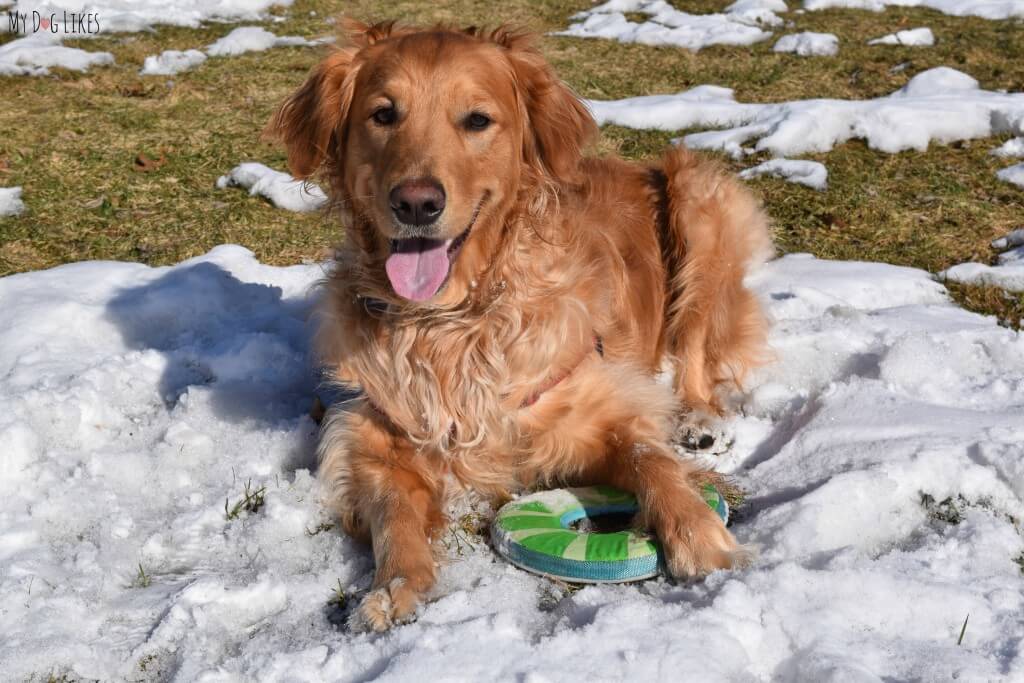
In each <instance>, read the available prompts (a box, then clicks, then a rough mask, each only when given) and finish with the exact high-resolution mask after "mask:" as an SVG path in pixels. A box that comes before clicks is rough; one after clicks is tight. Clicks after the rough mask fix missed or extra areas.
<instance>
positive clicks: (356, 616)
mask: <svg viewBox="0 0 1024 683" xmlns="http://www.w3.org/2000/svg"><path fill="white" fill-rule="evenodd" d="M419 604H420V600H419V596H418V595H417V594H416V592H415V591H413V590H411V589H410V588H408V587H407V586H406V585H405V579H402V578H397V579H392V581H391V582H390V583H389V584H388V585H387V586H384V587H382V588H377V589H375V590H373V591H370V593H369V594H368V595H367V596H366V597H365V598H363V602H362V603H361V604H360V605H359V609H357V610H356V611H355V612H353V613H352V617H351V619H350V621H349V626H350V628H351V629H352V630H354V631H376V632H378V633H381V632H383V631H387V630H388V629H390V628H392V627H393V626H397V625H399V624H407V623H409V622H410V621H412V620H414V619H415V618H416V609H417V608H418V607H419Z"/></svg>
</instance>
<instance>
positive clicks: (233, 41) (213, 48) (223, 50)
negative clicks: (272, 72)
mask: <svg viewBox="0 0 1024 683" xmlns="http://www.w3.org/2000/svg"><path fill="white" fill-rule="evenodd" d="M317 44H318V43H317V42H314V41H310V40H306V39H305V38H303V37H301V36H276V35H274V34H273V33H271V32H270V31H268V30H266V29H263V28H260V27H259V26H241V27H239V28H236V29H235V30H234V31H232V32H231V33H229V34H227V35H226V36H224V37H223V38H220V39H218V40H217V41H216V42H214V43H212V44H211V45H209V46H208V47H207V48H206V54H208V55H210V56H211V57H227V56H233V55H241V54H245V53H246V52H262V51H263V50H269V49H270V48H272V47H286V46H293V45H301V46H307V45H317Z"/></svg>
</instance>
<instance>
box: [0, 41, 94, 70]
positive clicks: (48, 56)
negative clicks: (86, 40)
mask: <svg viewBox="0 0 1024 683" xmlns="http://www.w3.org/2000/svg"><path fill="white" fill-rule="evenodd" d="M113 63H114V55H112V54H110V53H109V52H89V51H88V50H82V49H79V48H77V47H64V46H63V45H61V44H60V38H59V37H57V36H53V35H51V34H49V33H42V32H40V33H36V34H33V35H30V36H26V37H24V38H16V39H14V40H12V41H10V42H9V43H4V44H3V45H0V75H5V76H45V75H47V74H48V73H50V69H51V68H52V67H62V68H65V69H71V70H72V71H85V70H87V69H89V68H90V67H93V66H99V65H103V64H113Z"/></svg>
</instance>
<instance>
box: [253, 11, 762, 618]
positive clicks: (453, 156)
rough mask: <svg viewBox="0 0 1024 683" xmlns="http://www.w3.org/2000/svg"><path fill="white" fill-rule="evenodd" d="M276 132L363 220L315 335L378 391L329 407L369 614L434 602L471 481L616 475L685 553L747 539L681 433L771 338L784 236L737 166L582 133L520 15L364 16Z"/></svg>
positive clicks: (342, 508) (350, 236)
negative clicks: (769, 297) (733, 530)
mask: <svg viewBox="0 0 1024 683" xmlns="http://www.w3.org/2000/svg"><path fill="white" fill-rule="evenodd" d="M268 132H269V133H270V134H271V135H273V136H275V137H276V138H277V139H279V140H281V141H282V142H283V143H284V145H285V146H286V148H287V152H288V163H289V166H290V168H291V170H292V172H293V173H294V175H296V176H297V177H299V178H308V177H311V176H314V175H316V176H319V177H322V178H323V179H325V181H326V182H327V183H328V184H329V194H330V195H331V198H332V200H333V206H334V207H336V208H337V209H338V212H339V213H340V215H341V218H342V220H343V222H344V224H345V228H346V232H345V239H344V242H343V243H342V245H341V247H340V249H339V252H338V255H337V258H336V263H335V265H334V269H333V271H332V273H331V275H330V276H329V278H328V280H327V282H326V284H325V287H326V290H325V297H324V308H323V311H322V313H323V321H322V325H321V329H320V331H319V335H318V340H317V342H318V350H319V353H320V354H321V359H322V361H323V362H324V364H325V365H326V367H328V368H329V370H330V371H331V373H333V376H334V379H336V380H337V381H338V382H344V383H348V384H353V385H356V386H358V387H359V388H361V389H362V391H363V398H362V399H361V400H359V401H357V402H356V404H355V405H354V406H353V405H347V406H344V407H339V406H336V407H334V408H332V409H331V410H330V411H329V412H328V414H327V416H326V418H325V420H324V423H323V432H322V435H321V442H320V447H319V455H320V463H321V465H320V468H321V477H322V479H323V480H324V481H325V482H326V484H327V485H328V489H329V492H330V494H329V495H330V497H331V501H332V505H333V507H334V509H335V510H336V512H337V513H338V515H339V517H340V519H341V521H342V524H343V527H344V529H345V530H346V531H347V532H348V533H350V534H352V535H355V536H357V537H361V538H366V539H368V540H370V541H371V542H372V547H373V554H374V558H375V561H376V575H375V579H374V583H373V589H372V590H371V592H370V593H369V594H368V595H367V596H366V597H365V598H364V600H363V601H362V603H361V605H360V606H359V608H358V610H357V612H356V615H355V616H356V619H357V621H358V622H359V623H360V624H361V625H362V626H364V627H368V628H372V629H374V630H384V629H387V628H389V627H391V626H392V625H394V624H397V623H402V622H404V621H407V620H409V619H411V618H412V617H413V616H414V615H415V613H416V610H417V607H418V605H419V604H420V603H421V601H422V600H423V599H424V597H425V595H426V594H427V592H428V591H429V589H430V588H431V587H432V585H433V584H434V582H435V578H436V575H437V566H438V560H439V555H438V553H437V552H436V544H435V541H436V540H437V538H438V536H439V534H440V533H441V532H442V531H443V529H444V527H445V518H444V510H445V505H446V503H445V501H446V496H448V495H449V494H451V493H452V492H454V491H458V490H460V489H471V490H473V491H475V492H477V493H479V494H482V495H484V496H488V497H490V498H492V499H493V500H496V501H500V500H501V499H502V497H504V496H507V495H508V494H509V493H510V492H514V491H517V490H523V489H524V488H529V487H535V486H555V485H587V484H596V483H604V484H610V485H614V486H617V487H619V488H622V489H626V490H629V491H632V492H634V493H635V494H636V496H637V498H638V500H639V502H640V506H641V513H640V515H639V517H638V523H640V524H643V525H645V526H646V527H649V528H651V529H653V530H654V531H655V532H656V534H657V536H658V538H659V539H660V542H661V544H662V547H663V552H664V559H665V563H666V567H667V569H668V571H669V572H670V573H671V574H672V575H673V576H675V577H693V576H700V575H703V574H706V573H707V572H710V571H713V570H715V569H722V568H729V567H734V566H736V565H737V564H740V563H742V562H744V561H745V560H746V559H747V556H748V554H747V552H746V551H745V549H744V548H743V547H742V546H739V545H738V544H737V543H736V541H735V539H734V538H733V537H732V535H731V534H730V533H729V531H727V530H726V528H725V526H724V525H723V524H722V522H721V521H720V520H719V518H718V517H717V516H716V515H715V513H714V512H712V511H711V510H710V509H709V508H708V506H707V505H705V504H704V502H703V501H702V499H701V496H700V494H699V493H698V487H699V485H700V483H701V482H704V481H708V480H713V479H715V475H714V474H713V473H711V472H708V471H706V470H704V469H702V468H701V467H699V466H697V465H696V464H695V463H694V462H691V461H688V460H686V459H684V458H681V457H680V456H678V455H677V454H676V453H675V451H674V450H673V449H672V448H671V447H670V445H669V443H670V438H671V437H672V434H673V433H674V430H675V429H677V425H678V424H680V420H682V424H685V425H693V424H696V423H698V422H699V421H700V420H703V419H707V418H708V417H709V416H715V415H719V414H721V413H722V411H723V392H724V391H726V390H727V389H728V388H729V387H730V386H738V384H739V381H740V380H741V378H742V377H743V374H744V372H745V371H746V370H747V369H748V368H750V367H751V366H753V365H755V364H756V363H758V362H760V361H761V359H762V356H763V352H764V338H765V322H764V318H763V316H762V313H761V310H760V308H759V304H758V302H757V301H756V299H755V297H754V296H753V295H752V294H751V292H750V291H748V290H747V289H746V288H745V287H744V285H743V278H744V274H745V272H746V271H747V270H748V268H749V267H750V265H751V264H754V263H756V262H758V261H759V260H763V259H765V258H767V256H768V255H769V254H770V252H771V241H770V237H769V232H768V227H767V223H766V220H765V217H764V215H763V213H762V211H761V209H760V207H759V204H758V203H757V202H756V201H755V200H754V199H753V198H752V197H751V195H750V194H749V193H748V192H747V191H746V190H745V189H744V188H743V187H741V186H740V185H739V184H738V183H737V182H736V181H734V180H733V179H732V178H731V177H729V176H728V175H726V174H723V173H722V172H721V171H720V170H719V169H718V168H717V167H716V166H715V165H713V164H711V163H709V162H707V161H703V160H701V159H700V158H698V157H697V156H695V155H693V154H692V153H690V152H688V151H686V150H685V149H679V148H676V149H672V150H670V151H667V152H666V153H665V155H664V157H663V158H662V159H661V160H660V161H659V162H657V163H654V164H646V165H642V164H636V163H629V162H626V161H623V160H620V159H617V158H592V157H588V156H584V151H585V148H586V146H587V144H588V143H589V142H590V141H591V140H592V139H593V138H595V136H596V134H597V127H596V125H595V123H594V121H593V119H592V118H591V116H590V114H589V113H588V111H587V109H586V108H585V107H584V106H583V104H582V103H581V102H580V100H579V99H577V98H576V96H575V95H574V94H573V93H572V92H571V91H570V90H569V88H568V87H566V86H565V84H563V83H562V82H561V81H560V80H559V79H558V78H557V77H556V76H555V74H554V73H553V72H552V69H551V67H550V66H549V65H548V64H547V62H546V61H545V60H544V58H543V57H542V56H541V54H540V53H539V52H538V51H537V50H536V49H535V48H534V47H533V41H532V40H531V37H530V36H529V35H527V34H523V33H519V32H516V31H513V30H509V29H497V30H494V31H483V30H479V29H475V28H469V29H465V30H454V29H448V28H429V29H418V28H410V27H400V26H397V25H395V24H393V23H384V24H377V25H373V26H367V25H363V24H359V23H356V22H351V21H348V22H346V36H345V42H344V44H343V46H342V47H340V48H338V49H336V50H335V51H334V52H332V53H331V54H330V55H329V56H328V57H327V58H326V59H324V60H323V62H322V63H321V64H320V65H319V66H317V67H316V68H315V69H314V70H313V72H312V74H311V75H310V76H309V78H308V80H307V81H306V82H305V83H304V84H303V85H302V86H301V87H300V88H299V89H298V90H297V91H296V92H295V93H294V94H293V95H292V96H291V97H290V98H289V99H288V100H287V101H286V102H285V103H284V104H283V105H282V107H281V108H280V110H279V111H278V112H277V114H276V115H275V117H274V119H273V120H272V121H271V123H270V124H269V126H268ZM663 363H665V364H666V365H670V366H671V369H672V371H673V372H672V374H673V375H674V379H673V380H672V381H671V382H669V383H666V382H659V381H657V375H658V374H659V372H660V371H661V369H662V365H663Z"/></svg>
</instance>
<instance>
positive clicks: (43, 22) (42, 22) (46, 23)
mask: <svg viewBox="0 0 1024 683" xmlns="http://www.w3.org/2000/svg"><path fill="white" fill-rule="evenodd" d="M39 25H40V26H42V27H43V30H44V31H45V30H46V29H48V28H50V20H49V19H41V20H40V21H39Z"/></svg>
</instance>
